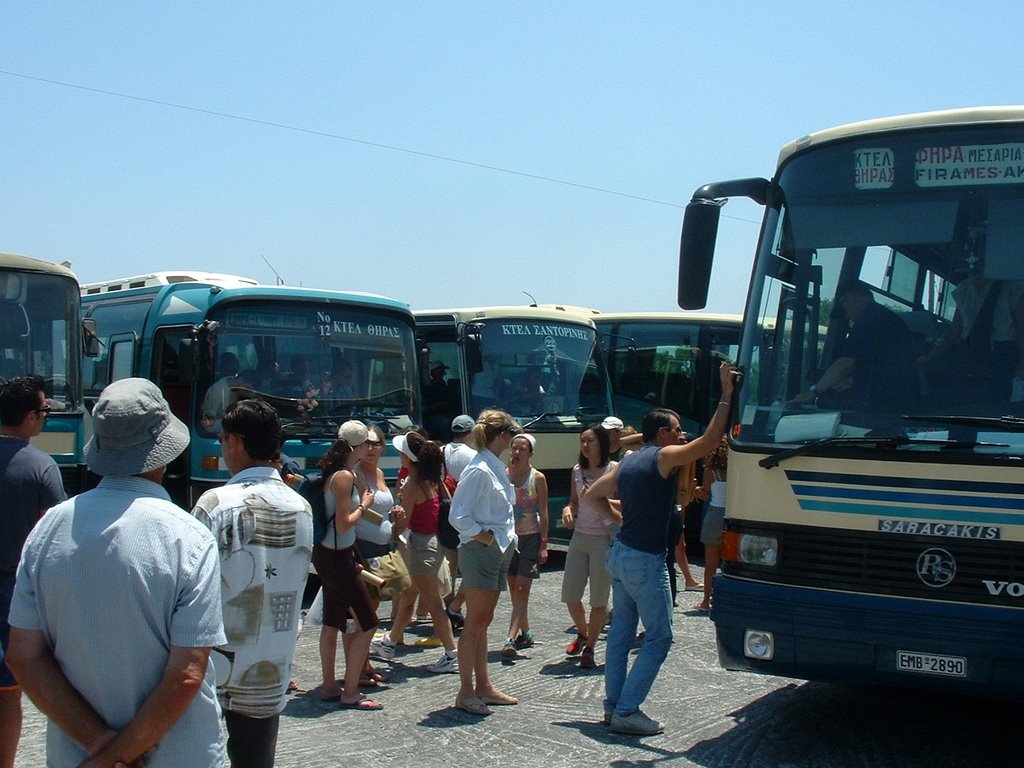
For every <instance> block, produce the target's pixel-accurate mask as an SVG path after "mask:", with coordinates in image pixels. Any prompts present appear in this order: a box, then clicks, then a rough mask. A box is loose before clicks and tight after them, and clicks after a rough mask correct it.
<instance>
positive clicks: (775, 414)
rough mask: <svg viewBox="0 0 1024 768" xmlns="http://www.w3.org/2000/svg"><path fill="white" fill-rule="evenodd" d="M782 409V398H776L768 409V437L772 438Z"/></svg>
mask: <svg viewBox="0 0 1024 768" xmlns="http://www.w3.org/2000/svg"><path fill="white" fill-rule="evenodd" d="M783 408H784V406H783V404H782V398H776V400H775V402H774V403H772V406H771V408H769V409H768V437H771V438H774V436H775V428H776V427H777V426H779V419H781V418H782V410H783Z"/></svg>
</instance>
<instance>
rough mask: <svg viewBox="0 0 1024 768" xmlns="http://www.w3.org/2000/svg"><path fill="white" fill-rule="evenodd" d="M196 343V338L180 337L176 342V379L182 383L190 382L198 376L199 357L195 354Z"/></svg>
mask: <svg viewBox="0 0 1024 768" xmlns="http://www.w3.org/2000/svg"><path fill="white" fill-rule="evenodd" d="M197 347H198V345H197V344H196V340H195V339H192V338H189V339H182V340H181V341H179V342H178V366H177V371H176V372H177V374H178V381H179V382H180V383H182V384H191V383H192V382H194V381H195V380H196V379H197V378H198V373H199V358H198V355H197V354H196V349H197Z"/></svg>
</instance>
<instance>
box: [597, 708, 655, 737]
mask: <svg viewBox="0 0 1024 768" xmlns="http://www.w3.org/2000/svg"><path fill="white" fill-rule="evenodd" d="M609 725H610V726H611V729H612V730H613V731H615V733H636V734H640V735H641V736H650V735H653V734H655V733H661V732H662V731H664V730H665V725H664V723H659V722H658V721H657V720H652V719H651V718H649V717H648V716H647V715H645V714H644V713H643V712H641V711H640V710H639V709H638V710H637V711H636V712H633V713H632V714H629V715H615V714H613V715H612V719H611V722H610V723H609Z"/></svg>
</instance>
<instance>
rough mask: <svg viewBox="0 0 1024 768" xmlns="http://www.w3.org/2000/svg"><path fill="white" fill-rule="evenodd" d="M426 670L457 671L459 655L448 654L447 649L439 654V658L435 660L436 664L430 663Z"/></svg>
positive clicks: (439, 671)
mask: <svg viewBox="0 0 1024 768" xmlns="http://www.w3.org/2000/svg"><path fill="white" fill-rule="evenodd" d="M427 671H428V672H437V673H443V672H455V673H458V671H459V657H458V656H449V655H448V651H445V652H444V653H442V654H441V658H440V659H438V660H437V663H436V664H431V665H430V666H429V667H427Z"/></svg>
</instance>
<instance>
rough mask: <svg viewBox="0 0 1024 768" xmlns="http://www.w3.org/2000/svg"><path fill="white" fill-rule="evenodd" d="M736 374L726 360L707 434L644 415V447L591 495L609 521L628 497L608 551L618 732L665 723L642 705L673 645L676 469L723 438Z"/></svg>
mask: <svg viewBox="0 0 1024 768" xmlns="http://www.w3.org/2000/svg"><path fill="white" fill-rule="evenodd" d="M736 375H737V370H736V367H735V366H732V365H728V364H725V363H723V364H722V366H721V368H720V369H719V376H720V377H721V381H722V399H721V401H720V402H719V403H718V407H717V408H716V409H715V415H714V417H713V418H712V419H711V423H710V424H709V425H708V428H707V431H706V432H705V433H704V434H703V435H702V436H700V437H698V438H696V439H695V440H693V441H692V442H689V443H685V444H684V443H683V442H682V438H683V435H684V432H683V428H682V426H681V424H680V420H679V414H677V413H676V412H675V411H672V410H669V409H668V408H655V409H653V410H651V411H649V412H648V413H647V415H645V416H644V420H643V429H642V432H643V445H642V446H641V447H640V449H639V450H637V451H634V452H633V453H631V454H629V455H628V456H626V457H625V458H624V459H623V460H622V461H621V462H620V463H619V465H618V466H617V467H616V468H615V469H614V470H613V471H611V472H609V473H608V474H606V475H604V476H603V477H601V479H600V480H598V481H597V482H596V483H594V484H593V485H592V486H591V487H590V489H589V490H588V491H587V494H586V495H587V498H588V499H589V500H590V501H591V502H592V503H593V504H594V506H595V508H596V509H597V510H598V514H600V515H601V516H602V517H606V518H609V519H611V518H612V517H613V512H612V508H611V505H610V504H609V503H608V499H609V498H615V497H618V499H619V500H620V501H621V503H622V530H620V531H619V535H618V538H616V540H615V543H614V544H613V545H612V548H611V549H610V550H608V554H607V556H606V557H605V565H606V566H607V568H608V574H609V575H610V576H611V578H612V607H613V609H614V618H613V619H612V625H611V627H610V628H609V630H608V649H607V651H606V654H605V656H606V659H605V667H604V684H605V699H604V722H605V723H606V724H608V725H610V726H611V729H612V730H613V731H616V732H617V733H635V734H654V733H661V732H662V731H663V730H664V729H665V726H664V725H663V724H662V723H659V722H658V721H657V720H653V719H651V718H649V717H648V716H647V715H645V714H644V713H643V712H642V711H640V705H641V704H643V702H644V699H646V698H647V694H648V693H649V692H650V690H651V686H652V685H653V684H654V679H655V677H657V675H658V670H659V669H661V665H662V663H663V662H664V661H665V657H666V656H668V650H669V647H670V646H671V645H672V596H671V594H670V592H669V583H668V570H667V568H666V567H665V554H666V553H665V542H666V540H667V538H668V526H669V520H670V519H671V517H672V515H673V514H675V493H676V478H675V473H676V471H677V470H678V469H679V467H681V466H683V465H685V464H689V463H690V462H692V461H696V460H697V459H699V458H702V457H703V456H706V455H707V454H708V453H710V452H711V451H712V450H713V449H714V448H715V446H717V445H718V444H719V442H721V440H722V435H724V434H725V430H726V427H727V426H728V422H729V404H730V403H731V402H732V393H733V388H734V386H735V380H734V379H735V376H736ZM638 621H643V623H644V630H645V634H644V642H643V645H642V646H641V647H640V651H639V652H638V653H637V655H636V660H635V661H634V662H633V667H632V669H629V670H627V666H628V661H629V650H630V648H631V647H632V645H633V641H634V640H635V638H636V630H637V622H638Z"/></svg>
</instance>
